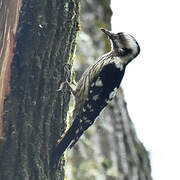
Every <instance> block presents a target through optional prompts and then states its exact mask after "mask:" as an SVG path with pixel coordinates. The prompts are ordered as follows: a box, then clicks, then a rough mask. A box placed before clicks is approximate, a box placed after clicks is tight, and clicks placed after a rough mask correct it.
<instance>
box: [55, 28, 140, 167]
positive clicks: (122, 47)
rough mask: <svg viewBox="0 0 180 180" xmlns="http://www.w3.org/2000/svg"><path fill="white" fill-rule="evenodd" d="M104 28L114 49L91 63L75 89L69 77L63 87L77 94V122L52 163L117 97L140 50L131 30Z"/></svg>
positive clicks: (68, 131) (66, 134) (75, 112)
mask: <svg viewBox="0 0 180 180" xmlns="http://www.w3.org/2000/svg"><path fill="white" fill-rule="evenodd" d="M101 31H102V32H103V33H104V34H105V35H106V36H107V37H108V39H109V40H110V42H111V50H110V51H109V52H108V53H106V54H104V55H102V56H101V57H99V58H98V59H97V61H96V62H95V63H94V64H93V65H91V66H89V67H88V68H87V70H86V71H85V72H84V73H83V74H82V76H81V78H80V80H79V81H78V82H77V84H76V87H75V89H73V88H72V87H71V84H70V83H69V82H68V81H65V82H63V83H62V84H61V86H60V88H59V90H60V91H61V90H62V89H64V88H65V87H66V88H68V89H69V90H70V91H71V93H72V94H73V96H74V98H75V107H74V110H73V116H72V118H73V123H72V125H71V126H70V128H69V129H68V130H67V131H65V133H64V134H63V135H62V136H61V138H60V139H59V140H58V142H57V145H56V147H55V149H54V151H53V155H52V167H53V168H57V167H58V164H59V160H60V158H61V156H62V154H63V153H64V151H65V150H66V149H67V148H68V147H69V148H72V147H73V146H74V145H75V144H76V143H77V141H78V140H79V138H80V137H81V135H82V134H83V133H84V132H85V131H86V130H87V129H88V128H89V127H90V126H91V125H92V124H93V123H94V121H95V120H96V119H97V117H98V116H99V114H100V112H101V111H102V110H103V109H104V108H105V107H106V106H107V105H108V104H109V103H110V102H111V101H112V99H113V98H114V97H115V95H116V92H117V90H118V88H119V87H120V84H121V81H122V79H123V76H124V73H125V69H126V66H127V64H129V63H130V62H131V61H132V60H133V59H134V58H135V57H136V56H138V54H139V53H140V46H139V44H138V42H137V41H136V39H135V38H134V37H133V36H131V35H130V34H128V33H125V32H120V33H113V32H111V31H109V30H107V29H105V28H101Z"/></svg>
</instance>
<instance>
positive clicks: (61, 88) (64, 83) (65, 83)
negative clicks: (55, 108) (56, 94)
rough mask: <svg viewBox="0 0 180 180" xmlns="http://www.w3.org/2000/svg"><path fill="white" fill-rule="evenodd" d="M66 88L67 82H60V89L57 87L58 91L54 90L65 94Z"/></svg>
mask: <svg viewBox="0 0 180 180" xmlns="http://www.w3.org/2000/svg"><path fill="white" fill-rule="evenodd" d="M66 87H67V82H66V81H65V82H62V83H61V84H60V87H59V89H58V90H56V91H62V92H65V88H66Z"/></svg>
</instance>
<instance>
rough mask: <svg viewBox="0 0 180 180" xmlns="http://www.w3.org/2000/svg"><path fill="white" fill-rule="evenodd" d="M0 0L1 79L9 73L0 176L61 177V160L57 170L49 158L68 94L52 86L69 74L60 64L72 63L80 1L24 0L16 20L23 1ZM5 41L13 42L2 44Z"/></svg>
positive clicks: (3, 179) (61, 125)
mask: <svg viewBox="0 0 180 180" xmlns="http://www.w3.org/2000/svg"><path fill="white" fill-rule="evenodd" d="M0 2H1V6H0V8H1V10H3V11H1V14H0V17H1V19H0V21H1V22H0V23H1V29H0V30H1V31H0V33H1V42H0V46H1V59H0V60H1V62H0V65H1V79H3V78H4V77H7V74H4V73H7V72H8V73H9V74H8V75H9V77H10V78H9V79H8V78H6V79H3V80H2V81H1V84H0V86H1V90H2V89H3V91H4V92H3V93H2V92H1V96H2V97H3V98H1V100H3V102H1V109H2V111H1V117H2V118H1V120H0V122H1V123H0V132H1V134H0V137H1V139H0V179H1V180H12V179H14V180H25V179H26V180H28V179H29V180H42V179H43V180H44V179H47V180H48V179H49V180H50V179H51V180H52V179H63V178H64V171H63V164H64V162H61V164H62V166H61V169H60V170H59V171H57V172H56V173H54V172H52V171H51V169H50V166H49V162H50V157H51V153H52V149H53V147H54V146H55V143H56V140H57V139H58V137H59V134H60V133H61V132H63V131H64V128H65V122H64V120H65V117H66V113H67V110H68V102H69V93H66V94H61V93H59V92H57V91H56V90H57V89H58V87H59V84H60V83H61V82H62V81H64V80H65V78H66V76H69V77H70V74H69V73H66V72H65V68H64V67H65V66H67V64H70V65H71V64H72V56H73V53H74V47H75V41H76V34H77V31H78V16H79V3H78V0H71V1H69V0H58V1H56V0H39V1H36V0H28V1H26V0H23V1H22V8H21V11H20V18H19V21H18V16H19V11H18V8H20V6H21V1H19V0H16V2H14V5H16V4H17V5H18V7H16V6H13V3H12V1H10V0H7V1H2V0H1V1H0ZM12 7H13V8H15V7H16V8H15V9H16V11H13V12H12ZM2 17H3V18H2ZM14 17H16V18H15V20H13V18H14ZM9 19H11V20H9ZM16 23H17V24H18V28H17V29H16V26H15V24H16ZM7 24H8V25H9V26H7ZM7 27H8V28H9V29H7ZM6 32H8V33H6ZM9 32H10V33H9ZM2 36H3V38H2ZM10 38H11V39H10ZM7 41H8V42H9V41H10V43H9V44H10V45H11V44H12V43H13V44H12V45H11V46H10V45H8V44H7V45H6V46H4V44H5V43H6V42H7ZM13 48H14V51H13ZM2 52H4V54H5V52H6V54H5V55H4V54H3V53H2ZM7 52H8V54H7ZM10 53H11V54H10ZM7 56H8V58H7ZM11 62H12V63H11ZM3 63H6V64H9V66H3ZM2 67H4V68H5V69H3V68H2ZM70 67H71V66H70ZM7 83H8V85H7V87H8V88H4V86H5V84H7Z"/></svg>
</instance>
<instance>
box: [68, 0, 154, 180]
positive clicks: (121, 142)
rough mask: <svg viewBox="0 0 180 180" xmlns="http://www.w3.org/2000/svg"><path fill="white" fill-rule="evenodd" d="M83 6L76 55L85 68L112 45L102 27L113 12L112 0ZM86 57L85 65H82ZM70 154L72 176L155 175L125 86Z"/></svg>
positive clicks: (112, 179)
mask: <svg viewBox="0 0 180 180" xmlns="http://www.w3.org/2000/svg"><path fill="white" fill-rule="evenodd" d="M81 6H82V7H81V22H82V31H83V32H80V36H79V38H78V46H77V59H78V60H80V61H81V63H79V64H80V65H79V66H80V68H81V70H82V68H86V67H87V66H88V65H89V64H88V63H90V64H91V63H94V62H93V60H95V59H97V57H99V56H100V55H102V54H104V53H105V52H107V50H109V49H110V44H109V42H108V41H107V39H106V38H103V37H104V34H103V33H101V32H100V31H99V28H100V27H104V28H108V29H110V27H111V26H110V20H111V15H112V13H111V9H110V0H106V1H104V0H89V1H83V0H82V2H81ZM84 47H85V48H84ZM87 49H88V51H87ZM84 61H85V65H82V64H83V62H84ZM127 70H128V69H127ZM78 72H79V71H78ZM78 77H80V75H78ZM68 157H69V158H68V162H69V163H67V169H68V170H71V171H68V172H67V174H68V177H69V179H86V180H151V179H152V178H151V168H150V163H149V157H148V152H147V151H146V150H145V148H144V146H143V144H142V143H141V142H140V141H139V140H138V138H137V136H136V133H135V130H134V126H133V124H132V121H131V120H130V117H129V114H128V111H127V106H126V102H125V100H124V95H123V91H122V89H120V90H119V92H118V94H117V96H116V98H115V100H114V101H113V102H112V104H111V105H109V107H107V108H106V109H105V111H103V113H101V116H100V117H99V118H98V119H97V121H96V123H95V124H94V125H93V126H91V127H90V128H89V129H88V130H87V131H86V133H85V134H84V135H83V136H82V137H81V139H80V141H79V142H78V143H77V145H76V146H75V148H74V149H73V150H70V151H69V152H68ZM76 167H77V168H76Z"/></svg>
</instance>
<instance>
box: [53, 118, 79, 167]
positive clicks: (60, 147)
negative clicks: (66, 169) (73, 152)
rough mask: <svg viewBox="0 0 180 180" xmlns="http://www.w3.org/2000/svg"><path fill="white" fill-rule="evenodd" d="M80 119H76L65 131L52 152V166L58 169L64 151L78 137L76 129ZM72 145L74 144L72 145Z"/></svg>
mask: <svg viewBox="0 0 180 180" xmlns="http://www.w3.org/2000/svg"><path fill="white" fill-rule="evenodd" d="M78 124H79V123H78V121H77V120H75V121H74V122H73V124H72V126H71V127H70V128H69V129H68V130H67V131H66V132H65V134H64V135H63V136H62V138H61V139H60V140H59V142H58V143H57V146H56V147H55V150H54V152H53V154H52V161H51V167H52V168H55V169H57V167H58V164H59V160H60V158H61V156H62V154H63V153H64V151H65V150H66V149H67V148H68V146H69V145H70V144H71V142H72V141H73V140H74V139H76V135H77V134H76V130H77V129H78ZM71 147H72V146H71Z"/></svg>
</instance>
